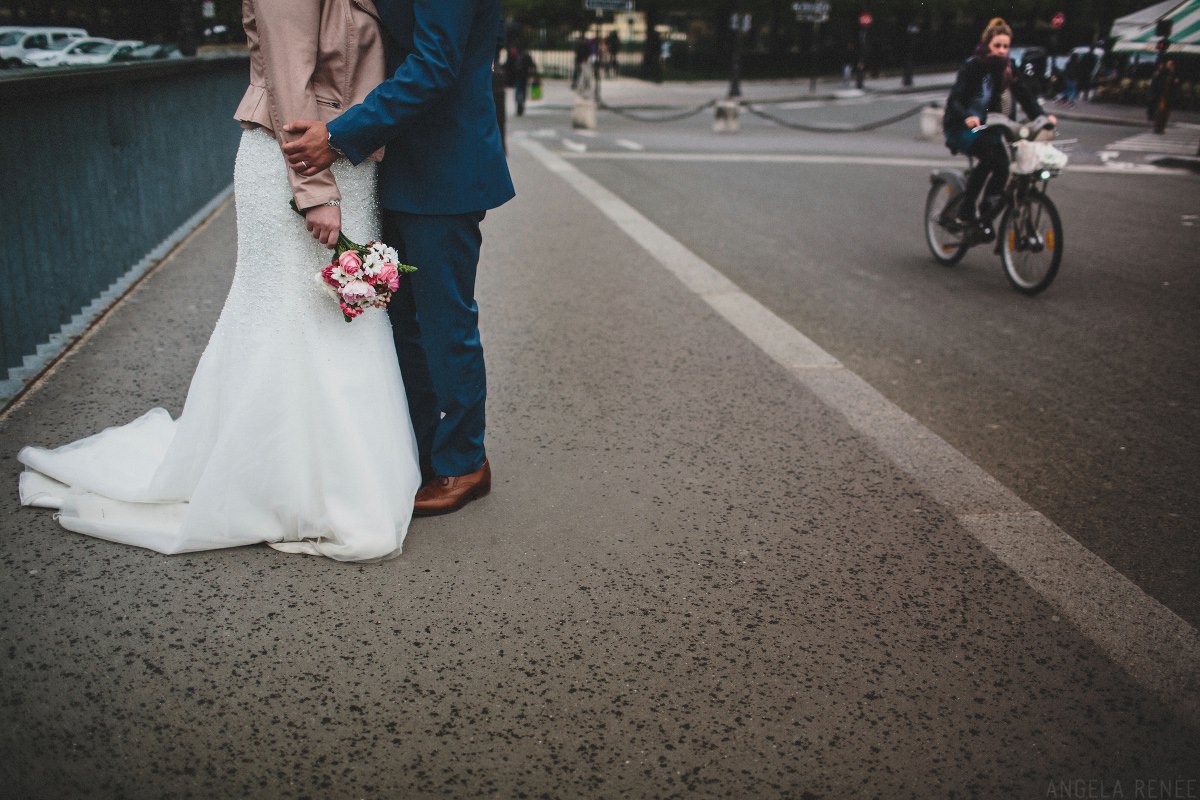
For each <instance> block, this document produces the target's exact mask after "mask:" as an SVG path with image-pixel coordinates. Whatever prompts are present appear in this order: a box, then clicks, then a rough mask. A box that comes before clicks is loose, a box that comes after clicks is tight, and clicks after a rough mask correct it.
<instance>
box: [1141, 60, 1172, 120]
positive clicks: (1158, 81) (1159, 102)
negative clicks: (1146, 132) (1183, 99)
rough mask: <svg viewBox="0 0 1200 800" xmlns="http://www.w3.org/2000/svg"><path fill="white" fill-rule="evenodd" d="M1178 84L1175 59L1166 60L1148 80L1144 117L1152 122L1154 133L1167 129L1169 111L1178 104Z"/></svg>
mask: <svg viewBox="0 0 1200 800" xmlns="http://www.w3.org/2000/svg"><path fill="white" fill-rule="evenodd" d="M1179 84H1180V81H1179V76H1178V75H1177V74H1175V59H1173V58H1168V59H1167V60H1165V61H1163V62H1161V63H1160V64H1159V65H1158V69H1156V70H1155V71H1154V77H1153V78H1152V79H1151V80H1150V104H1149V105H1148V106H1147V107H1146V116H1147V117H1148V118H1149V119H1150V120H1151V121H1153V122H1154V132H1155V133H1163V132H1165V131H1166V129H1167V119H1168V117H1170V116H1171V109H1172V108H1174V107H1175V106H1176V105H1178V103H1179Z"/></svg>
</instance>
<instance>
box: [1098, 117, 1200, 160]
mask: <svg viewBox="0 0 1200 800" xmlns="http://www.w3.org/2000/svg"><path fill="white" fill-rule="evenodd" d="M1198 144H1200V125H1189V124H1186V123H1183V124H1179V125H1172V126H1170V127H1168V128H1167V130H1166V131H1165V132H1164V133H1154V132H1153V131H1143V132H1141V133H1137V134H1134V135H1133V136H1127V137H1125V138H1124V139H1121V140H1119V141H1116V142H1113V143H1112V144H1110V145H1108V147H1107V148H1105V149H1107V150H1118V151H1131V152H1135V153H1159V154H1162V155H1169V156H1194V155H1196V148H1197V145H1198Z"/></svg>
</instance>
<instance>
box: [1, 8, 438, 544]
mask: <svg viewBox="0 0 1200 800" xmlns="http://www.w3.org/2000/svg"><path fill="white" fill-rule="evenodd" d="M242 7H243V24H244V25H245V28H246V36H247V41H248V44H249V49H250V59H251V61H250V63H251V81H250V87H249V89H248V90H247V92H246V94H245V96H244V97H243V99H242V102H241V104H240V105H239V107H238V109H237V113H236V114H235V116H236V118H237V119H239V120H241V122H242V125H243V127H244V128H245V130H244V131H243V133H242V140H241V145H240V147H239V149H238V154H237V160H236V163H235V166H234V192H235V197H236V206H237V225H238V253H237V267H236V270H235V272H234V276H233V284H232V286H231V288H230V291H229V296H228V298H227V299H226V301H225V306H224V308H223V309H222V311H221V315H220V318H219V319H218V320H217V324H216V328H215V329H214V330H213V333H212V337H211V339H210V340H209V342H208V346H207V348H206V349H205V351H204V354H203V355H202V356H201V358H200V362H199V364H198V365H197V367H196V371H195V374H194V375H193V377H192V383H191V387H190V388H189V390H188V395H187V400H186V402H185V404H184V408H183V413H182V415H181V416H180V418H179V419H178V420H177V421H176V420H172V419H171V417H170V415H169V414H168V413H167V412H166V410H164V409H161V408H156V409H153V410H151V411H150V412H148V413H147V414H145V415H144V416H142V417H141V418H139V419H137V420H134V421H133V422H130V423H128V424H126V425H124V426H121V427H116V428H109V429H107V430H105V431H102V432H101V433H98V434H95V435H93V436H90V437H88V438H86V439H83V440H80V441H78V442H74V443H71V444H67V445H64V446H62V447H59V448H57V449H53V450H49V449H42V448H38V447H26V448H24V449H23V450H22V451H21V453H20V455H19V456H18V458H19V459H20V461H21V462H22V463H24V464H25V466H26V471H25V472H24V473H23V474H22V475H21V482H20V491H21V502H22V504H24V505H30V506H41V507H48V508H54V509H58V511H59V513H58V514H57V515H56V518H57V519H58V520H59V522H60V523H61V524H62V525H63V527H65V528H67V529H69V530H72V531H78V532H80V533H85V534H88V535H91V536H97V537H100V538H103V539H109V540H111V541H115V542H122V543H125V544H131V545H137V546H139V547H145V548H149V549H151V550H157V551H159V552H161V553H183V552H189V551H195V550H207V549H214V548H221V547H233V546H236V545H245V544H253V543H258V542H266V543H268V544H269V545H270V546H271V547H274V548H276V549H277V550H283V551H286V552H290V553H308V554H312V555H323V556H328V557H330V558H334V559H338V560H342V561H368V560H381V559H387V558H392V557H394V556H397V555H399V554H400V550H401V545H402V544H403V542H404V537H405V534H406V533H407V530H408V525H409V522H410V519H411V516H412V508H413V497H414V495H415V494H416V491H417V489H418V488H419V484H420V470H419V467H418V463H417V448H416V444H415V439H414V436H413V431H412V423H411V421H410V419H409V415H408V404H407V401H406V399H405V394H404V386H403V383H402V381H401V377H400V369H399V366H398V364H397V361H396V352H395V345H394V344H393V338H392V332H391V327H390V325H389V324H388V319H387V314H386V313H385V312H384V311H382V310H379V309H372V310H370V311H367V312H366V313H364V314H363V315H362V316H361V317H358V318H357V319H355V320H354V321H353V322H352V323H349V324H347V323H346V322H345V321H344V320H343V317H342V312H341V310H340V308H339V307H338V304H337V303H336V302H335V301H334V300H332V299H331V298H330V296H329V295H327V294H326V293H325V292H324V291H323V290H322V288H321V287H320V286H319V285H318V284H317V282H316V279H315V276H316V274H317V272H318V270H319V269H320V268H321V267H322V265H324V264H327V263H329V257H330V256H329V250H328V249H326V248H327V247H328V246H330V245H332V244H333V243H334V242H336V241H337V237H338V233H339V231H344V232H345V233H346V235H347V236H348V237H349V238H350V239H352V240H354V241H356V242H360V243H366V242H368V241H371V240H378V239H379V238H380V229H379V212H378V206H377V203H376V200H375V162H374V161H364V162H363V163H362V164H360V165H359V166H357V167H354V166H351V165H350V164H349V163H348V162H347V161H345V160H339V161H338V162H336V163H335V164H334V165H333V167H332V170H329V171H325V172H322V173H320V174H319V175H316V176H313V177H309V178H305V177H300V176H298V175H297V174H296V173H295V172H293V171H292V170H290V169H288V167H287V164H286V163H285V161H284V158H283V154H282V152H281V150H280V146H281V145H282V143H283V141H284V139H283V121H286V120H289V119H296V118H312V119H327V118H330V117H332V116H333V115H334V114H336V113H337V109H339V108H345V107H347V106H349V105H351V104H353V103H357V102H359V101H360V100H362V98H363V97H365V96H366V94H367V93H368V92H369V91H370V89H371V88H373V87H374V86H375V85H376V84H378V83H379V82H380V81H382V79H383V76H384V55H383V45H382V41H381V38H380V33H379V28H378V19H377V17H376V15H375V10H374V7H373V5H372V4H371V3H370V0H307V1H306V2H301V3H296V2H292V0H245V1H244V2H243V6H242ZM347 42H353V43H355V46H354V47H353V48H352V49H351V51H350V52H348V51H347V47H346V43H347ZM292 199H295V201H296V205H297V206H298V207H299V208H301V209H303V210H304V219H303V220H302V219H301V218H300V217H299V216H297V215H296V213H295V212H294V211H293V210H292V209H291V208H290V207H289V201H290V200H292ZM306 228H307V231H306Z"/></svg>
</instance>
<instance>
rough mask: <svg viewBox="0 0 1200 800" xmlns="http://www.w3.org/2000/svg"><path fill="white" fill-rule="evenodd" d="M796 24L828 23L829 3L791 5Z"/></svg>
mask: <svg viewBox="0 0 1200 800" xmlns="http://www.w3.org/2000/svg"><path fill="white" fill-rule="evenodd" d="M792 11H795V12H796V21H797V22H828V21H829V3H792Z"/></svg>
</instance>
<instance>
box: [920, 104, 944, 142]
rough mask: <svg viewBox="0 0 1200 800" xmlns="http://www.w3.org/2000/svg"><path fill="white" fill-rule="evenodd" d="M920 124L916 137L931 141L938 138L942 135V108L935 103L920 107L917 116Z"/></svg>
mask: <svg viewBox="0 0 1200 800" xmlns="http://www.w3.org/2000/svg"><path fill="white" fill-rule="evenodd" d="M917 121H918V123H919V125H920V130H921V132H920V134H919V135H918V136H917V138H918V139H926V140H928V141H933V140H935V139H940V138H941V136H942V110H941V109H940V108H938V107H937V106H936V105H933V104H930V105H927V106H925V108H922V109H921V113H920V115H919V116H918V117H917Z"/></svg>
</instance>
